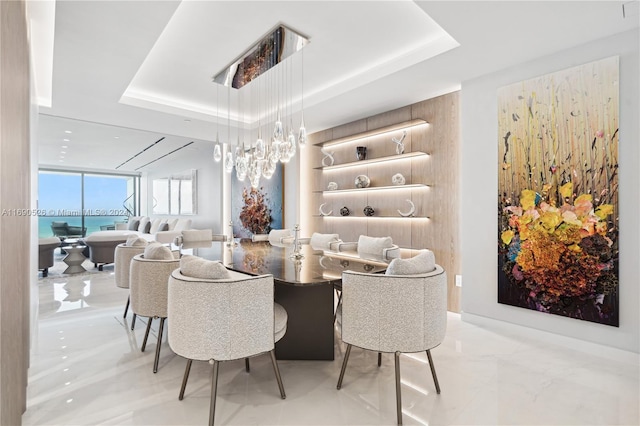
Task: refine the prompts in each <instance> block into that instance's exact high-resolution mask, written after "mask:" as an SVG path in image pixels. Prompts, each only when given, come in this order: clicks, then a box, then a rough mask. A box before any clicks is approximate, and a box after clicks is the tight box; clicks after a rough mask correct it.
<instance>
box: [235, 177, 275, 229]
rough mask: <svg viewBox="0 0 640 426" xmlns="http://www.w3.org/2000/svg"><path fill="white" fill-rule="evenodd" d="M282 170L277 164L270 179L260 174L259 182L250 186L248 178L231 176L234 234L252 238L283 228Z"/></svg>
mask: <svg viewBox="0 0 640 426" xmlns="http://www.w3.org/2000/svg"><path fill="white" fill-rule="evenodd" d="M282 193H283V170H282V164H278V166H277V167H276V171H275V173H274V174H273V176H272V177H271V178H270V179H266V178H264V177H262V178H261V179H260V186H259V187H258V188H252V187H251V183H250V182H249V179H248V178H247V179H245V180H244V181H243V182H240V181H239V180H238V179H237V178H236V175H235V173H234V174H233V175H232V177H231V221H232V222H233V235H234V236H235V237H236V238H251V236H252V235H254V234H268V233H269V231H271V230H272V229H282V223H283V222H282V215H283V204H282V201H283V198H282Z"/></svg>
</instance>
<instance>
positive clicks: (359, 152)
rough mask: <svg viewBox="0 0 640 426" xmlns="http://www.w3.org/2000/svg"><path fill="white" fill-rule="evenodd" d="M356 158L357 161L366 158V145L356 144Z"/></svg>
mask: <svg viewBox="0 0 640 426" xmlns="http://www.w3.org/2000/svg"><path fill="white" fill-rule="evenodd" d="M356 158H357V159H358V161H362V160H366V159H367V147H366V146H356Z"/></svg>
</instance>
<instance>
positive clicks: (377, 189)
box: [313, 183, 429, 195]
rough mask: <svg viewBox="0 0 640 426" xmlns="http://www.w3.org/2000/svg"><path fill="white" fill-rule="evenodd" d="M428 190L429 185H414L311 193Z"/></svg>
mask: <svg viewBox="0 0 640 426" xmlns="http://www.w3.org/2000/svg"><path fill="white" fill-rule="evenodd" d="M420 188H424V189H427V188H429V185H425V184H422V183H414V184H410V185H393V186H370V187H368V188H349V189H334V190H332V191H329V190H327V191H313V192H314V193H316V194H325V195H327V194H340V193H342V194H344V193H345V192H367V191H385V190H394V191H397V190H399V189H420Z"/></svg>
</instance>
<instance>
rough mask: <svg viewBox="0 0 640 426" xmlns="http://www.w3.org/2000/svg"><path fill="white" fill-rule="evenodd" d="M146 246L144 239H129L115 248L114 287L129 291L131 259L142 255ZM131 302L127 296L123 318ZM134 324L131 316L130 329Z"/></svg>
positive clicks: (134, 315)
mask: <svg viewBox="0 0 640 426" xmlns="http://www.w3.org/2000/svg"><path fill="white" fill-rule="evenodd" d="M146 246H147V241H146V240H145V239H144V238H138V237H135V236H133V237H130V238H129V239H127V242H126V243H122V244H118V245H117V246H116V250H115V253H114V258H115V261H114V264H113V265H114V267H113V271H114V276H115V281H116V286H117V287H120V288H126V289H127V290H129V287H130V285H129V283H130V279H129V275H130V271H131V259H133V257H134V256H136V255H138V254H142V253H144V249H145V247H146ZM130 302H131V295H129V296H127V304H126V305H125V307H124V315H123V316H122V317H123V318H126V317H127V312H128V311H129V304H130ZM135 324H136V314H135V313H134V314H133V319H132V321H131V329H132V330H133V328H134V327H135Z"/></svg>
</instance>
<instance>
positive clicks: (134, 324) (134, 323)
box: [131, 313, 138, 330]
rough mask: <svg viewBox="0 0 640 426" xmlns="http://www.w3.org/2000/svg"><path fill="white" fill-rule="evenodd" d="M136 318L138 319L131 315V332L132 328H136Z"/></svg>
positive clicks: (136, 316)
mask: <svg viewBox="0 0 640 426" xmlns="http://www.w3.org/2000/svg"><path fill="white" fill-rule="evenodd" d="M136 318H138V315H136V314H135V313H134V314H133V321H131V330H133V327H135V326H136Z"/></svg>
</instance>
